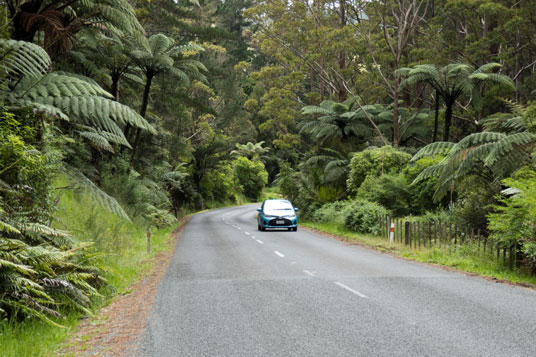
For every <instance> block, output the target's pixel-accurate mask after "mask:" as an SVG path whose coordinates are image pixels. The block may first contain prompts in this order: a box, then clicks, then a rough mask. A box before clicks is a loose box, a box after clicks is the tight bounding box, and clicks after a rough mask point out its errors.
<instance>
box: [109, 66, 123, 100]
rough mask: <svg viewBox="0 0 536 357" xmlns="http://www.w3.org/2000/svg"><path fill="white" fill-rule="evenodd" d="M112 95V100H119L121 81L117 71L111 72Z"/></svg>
mask: <svg viewBox="0 0 536 357" xmlns="http://www.w3.org/2000/svg"><path fill="white" fill-rule="evenodd" d="M111 77H112V95H113V96H114V100H115V101H116V102H119V86H120V81H121V77H120V75H119V74H118V73H113V72H112V75H111Z"/></svg>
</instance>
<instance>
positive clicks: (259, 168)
mask: <svg viewBox="0 0 536 357" xmlns="http://www.w3.org/2000/svg"><path fill="white" fill-rule="evenodd" d="M233 170H234V177H235V179H236V182H238V184H239V185H240V186H241V187H242V189H243V193H244V195H245V196H246V197H247V198H249V199H252V200H256V199H258V198H259V197H260V194H261V192H262V189H263V188H264V186H266V183H267V182H268V173H267V172H266V170H265V169H264V164H263V163H262V162H261V161H258V160H250V159H248V158H247V157H242V156H240V157H237V158H236V159H235V160H234V161H233Z"/></svg>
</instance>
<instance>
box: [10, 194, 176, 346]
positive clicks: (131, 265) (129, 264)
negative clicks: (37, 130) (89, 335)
mask: <svg viewBox="0 0 536 357" xmlns="http://www.w3.org/2000/svg"><path fill="white" fill-rule="evenodd" d="M55 216H56V218H55V220H54V221H53V222H52V225H53V226H54V227H56V228H59V229H62V230H68V231H70V232H71V233H72V234H73V235H74V236H75V237H77V238H78V239H79V240H80V241H82V242H92V243H93V245H92V247H91V248H90V249H91V250H92V253H93V254H94V255H96V256H97V262H98V266H99V268H101V269H102V270H104V271H105V272H106V278H107V280H108V282H109V286H108V287H107V288H106V289H105V290H104V291H101V293H102V294H103V295H104V296H105V299H103V300H102V301H97V302H96V304H95V306H94V309H95V310H97V309H98V308H99V307H101V306H103V305H104V304H106V303H107V302H108V301H109V299H110V298H111V297H113V296H115V295H118V294H120V293H121V292H122V291H124V289H125V288H126V287H127V286H129V285H130V284H132V283H133V282H135V281H136V280H138V279H139V278H140V277H142V276H143V275H144V274H146V273H149V272H150V270H151V267H152V266H151V262H152V260H151V259H149V258H151V257H154V256H155V255H156V254H158V253H159V252H161V251H164V250H166V249H170V248H171V245H170V244H169V242H170V235H171V232H172V231H173V230H174V229H175V228H176V227H177V225H178V224H174V225H172V226H170V227H167V228H164V229H157V228H156V227H151V253H150V254H148V253H147V228H148V224H147V222H146V221H144V220H142V219H134V220H133V221H132V222H129V221H127V220H124V219H121V218H119V217H117V216H114V215H113V214H111V213H109V212H108V211H106V210H104V209H103V208H102V207H101V206H99V205H98V204H97V203H96V202H95V201H94V200H93V199H92V198H91V197H89V196H87V195H79V194H75V193H74V192H72V191H63V192H62V194H61V197H60V201H59V204H58V206H57V212H56V214H55ZM79 317H80V316H78V315H75V314H72V315H70V316H67V319H66V320H60V321H58V322H59V323H61V324H62V325H63V326H64V327H63V328H57V327H53V326H50V325H47V324H46V323H43V322H41V321H36V320H31V321H24V322H16V323H15V322H9V321H0V356H50V355H54V352H55V351H56V349H57V348H58V347H59V345H60V343H61V342H62V341H63V340H64V339H65V338H66V337H68V336H69V334H71V333H72V332H73V331H74V330H75V328H76V325H77V321H78V318H79Z"/></svg>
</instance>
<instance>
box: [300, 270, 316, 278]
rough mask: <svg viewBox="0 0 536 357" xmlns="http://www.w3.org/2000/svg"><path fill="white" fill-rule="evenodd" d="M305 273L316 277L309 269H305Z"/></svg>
mask: <svg viewBox="0 0 536 357" xmlns="http://www.w3.org/2000/svg"><path fill="white" fill-rule="evenodd" d="M303 272H304V273H305V274H307V275H309V276H312V277H314V276H315V275H314V274H313V273H311V272H310V271H309V270H304V271H303Z"/></svg>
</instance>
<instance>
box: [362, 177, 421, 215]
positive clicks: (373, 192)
mask: <svg viewBox="0 0 536 357" xmlns="http://www.w3.org/2000/svg"><path fill="white" fill-rule="evenodd" d="M356 196H357V197H359V198H362V199H365V200H368V201H371V202H377V203H379V204H380V205H382V206H383V207H385V208H387V209H389V210H390V211H391V212H392V213H393V215H394V216H396V217H401V216H406V215H408V214H410V213H412V212H414V211H415V210H414V208H413V203H414V197H413V192H411V190H410V187H409V183H408V182H407V181H406V179H405V177H404V176H402V175H400V174H383V175H381V176H380V177H376V176H372V175H369V176H367V178H366V179H365V181H363V183H362V184H361V186H360V187H359V189H358V190H357V195H356Z"/></svg>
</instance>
